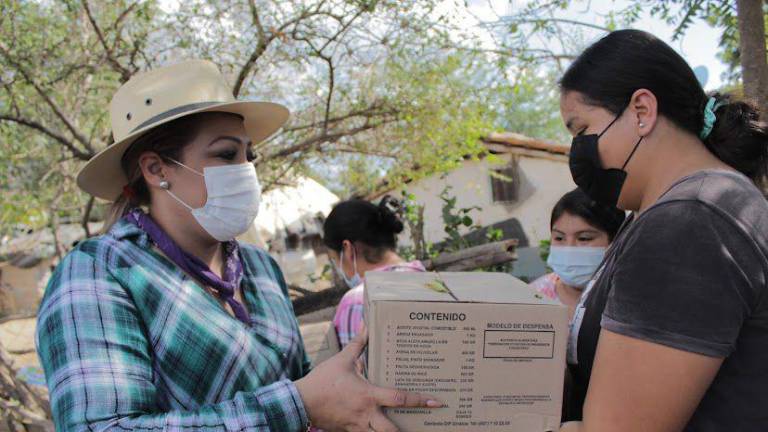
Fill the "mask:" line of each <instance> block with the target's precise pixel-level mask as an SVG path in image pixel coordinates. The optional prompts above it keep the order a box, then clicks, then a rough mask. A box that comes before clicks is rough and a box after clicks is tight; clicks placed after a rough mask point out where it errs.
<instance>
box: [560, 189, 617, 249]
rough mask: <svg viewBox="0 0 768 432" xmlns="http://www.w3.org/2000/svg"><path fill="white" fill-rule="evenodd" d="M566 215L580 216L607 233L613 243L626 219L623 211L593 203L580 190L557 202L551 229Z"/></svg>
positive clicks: (575, 190)
mask: <svg viewBox="0 0 768 432" xmlns="http://www.w3.org/2000/svg"><path fill="white" fill-rule="evenodd" d="M564 213H568V214H571V215H574V216H578V217H580V218H582V219H584V220H585V221H586V222H587V223H588V224H590V225H592V226H593V227H595V228H597V229H599V230H600V231H604V232H606V233H607V234H608V238H609V239H610V240H611V241H613V238H614V237H616V233H618V232H619V228H621V224H623V223H624V218H625V214H624V212H623V211H621V210H619V209H617V208H616V207H614V206H607V205H603V204H600V203H597V202H595V201H593V200H592V199H591V198H590V197H589V196H587V194H586V193H584V192H583V191H582V190H581V189H578V188H577V189H574V190H572V191H570V192H568V193H566V194H565V195H563V196H562V198H560V200H558V201H557V204H555V207H554V208H552V217H551V219H550V221H549V228H550V229H552V227H554V226H555V222H557V220H558V219H560V216H562V215H563V214H564Z"/></svg>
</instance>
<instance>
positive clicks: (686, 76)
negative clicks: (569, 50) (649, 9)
mask: <svg viewBox="0 0 768 432" xmlns="http://www.w3.org/2000/svg"><path fill="white" fill-rule="evenodd" d="M560 87H561V90H562V91H564V92H566V91H576V92H579V93H581V94H582V95H583V96H584V98H585V102H586V103H588V104H590V105H593V106H598V107H601V108H604V109H606V110H608V111H610V112H611V113H613V114H614V115H619V114H621V112H622V111H623V110H624V108H625V107H626V106H627V104H629V101H630V98H631V97H632V94H633V93H634V92H635V91H636V90H639V89H647V90H649V91H651V92H652V93H653V94H654V96H656V100H657V101H658V112H659V114H660V115H663V116H664V117H665V118H667V119H669V120H670V121H672V122H673V123H674V124H675V125H677V126H678V127H680V128H681V129H683V130H686V131H688V132H690V133H692V134H694V135H696V136H699V134H700V132H701V130H702V128H703V127H704V108H705V106H706V105H707V102H708V100H709V98H710V96H711V97H714V98H715V99H716V100H717V102H718V104H719V108H717V109H716V111H715V114H716V116H717V120H716V121H715V124H714V129H713V130H712V132H711V133H710V134H709V136H707V137H706V138H704V139H703V140H702V141H703V142H704V145H705V146H706V147H707V148H708V149H709V151H711V152H712V153H713V154H714V155H715V156H717V157H718V158H719V159H720V160H722V161H723V162H724V163H726V164H728V165H730V166H731V167H733V168H735V169H737V170H738V171H740V172H742V173H743V174H744V175H746V176H747V177H749V178H750V179H752V181H753V182H755V184H757V185H758V186H765V185H766V175H767V174H768V127H766V123H765V122H763V121H761V120H760V113H759V111H758V109H757V107H756V106H755V105H754V104H753V103H751V102H747V101H739V100H736V99H735V98H734V97H733V96H731V95H728V94H720V93H713V94H711V95H707V94H706V93H705V92H704V89H703V88H702V86H701V84H700V83H699V81H698V80H697V79H696V75H695V74H694V73H693V70H692V69H691V67H690V66H688V63H686V62H685V60H684V59H683V58H682V57H681V56H680V55H679V54H678V53H677V52H675V50H673V49H672V48H671V47H670V46H669V45H667V44H666V43H664V42H663V41H661V40H660V39H658V38H657V37H655V36H653V35H652V34H650V33H646V32H643V31H639V30H618V31H614V32H611V33H610V34H608V35H607V36H605V37H603V38H602V39H600V40H599V41H597V42H595V43H594V44H592V45H591V46H590V47H589V48H587V49H586V50H584V52H583V53H582V54H581V55H580V56H579V57H578V58H577V59H576V60H575V61H574V62H573V63H572V64H571V65H570V67H569V68H568V70H567V71H566V72H565V74H564V75H563V77H562V79H561V80H560Z"/></svg>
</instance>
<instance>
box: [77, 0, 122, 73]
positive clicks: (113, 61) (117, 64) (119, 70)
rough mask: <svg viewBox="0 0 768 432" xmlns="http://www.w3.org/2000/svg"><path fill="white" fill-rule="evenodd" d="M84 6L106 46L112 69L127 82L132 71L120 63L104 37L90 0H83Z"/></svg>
mask: <svg viewBox="0 0 768 432" xmlns="http://www.w3.org/2000/svg"><path fill="white" fill-rule="evenodd" d="M82 3H83V8H84V9H85V14H86V15H87V16H88V21H90V23H91V26H92V27H93V31H94V32H95V33H96V37H98V39H99V42H100V43H101V46H102V47H103V48H104V53H105V55H106V57H107V62H108V63H109V64H110V65H112V69H114V70H115V71H116V72H117V73H119V74H120V80H121V82H126V81H128V79H129V78H130V77H131V71H129V70H128V69H126V68H125V67H124V66H123V65H122V64H120V62H119V61H117V59H116V58H115V56H114V53H113V52H112V49H111V48H110V47H109V45H108V44H107V40H106V39H105V38H104V33H103V32H102V31H101V28H100V27H99V25H98V24H97V23H96V19H95V18H94V17H93V13H91V7H90V5H89V4H88V0H82Z"/></svg>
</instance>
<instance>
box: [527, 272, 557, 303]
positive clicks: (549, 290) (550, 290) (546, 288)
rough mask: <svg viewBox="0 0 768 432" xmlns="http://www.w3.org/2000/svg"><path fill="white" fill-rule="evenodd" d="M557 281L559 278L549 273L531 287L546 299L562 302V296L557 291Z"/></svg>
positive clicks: (532, 283)
mask: <svg viewBox="0 0 768 432" xmlns="http://www.w3.org/2000/svg"><path fill="white" fill-rule="evenodd" d="M557 280H558V277H557V275H556V274H555V273H548V274H545V275H544V276H542V277H540V278H538V279H536V280H535V281H533V282H531V284H530V286H531V287H532V288H533V289H535V290H536V291H537V292H538V293H539V294H541V295H543V296H544V297H546V298H548V299H550V300H556V301H560V296H558V295H557V289H556V288H555V285H557ZM561 303H562V302H561Z"/></svg>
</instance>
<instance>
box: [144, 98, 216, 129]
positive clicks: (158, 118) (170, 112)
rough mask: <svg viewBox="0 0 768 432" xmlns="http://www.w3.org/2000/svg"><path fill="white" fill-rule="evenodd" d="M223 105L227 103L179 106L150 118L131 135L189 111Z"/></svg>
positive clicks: (199, 103) (201, 103)
mask: <svg viewBox="0 0 768 432" xmlns="http://www.w3.org/2000/svg"><path fill="white" fill-rule="evenodd" d="M222 103H225V102H198V103H193V104H188V105H182V106H179V107H176V108H173V109H169V110H168V111H165V112H162V113H160V114H158V115H156V116H153V117H150V118H149V119H148V120H146V121H144V122H142V123H141V124H140V125H138V126H136V127H135V128H133V130H131V133H134V132H136V131H137V130H139V129H144V128H145V127H147V126H149V125H151V124H152V123H158V122H160V121H162V120H165V119H167V118H168V117H173V116H175V115H178V114H182V113H185V112H187V111H195V110H198V109H200V108H205V107H209V106H213V105H218V104H222Z"/></svg>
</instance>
